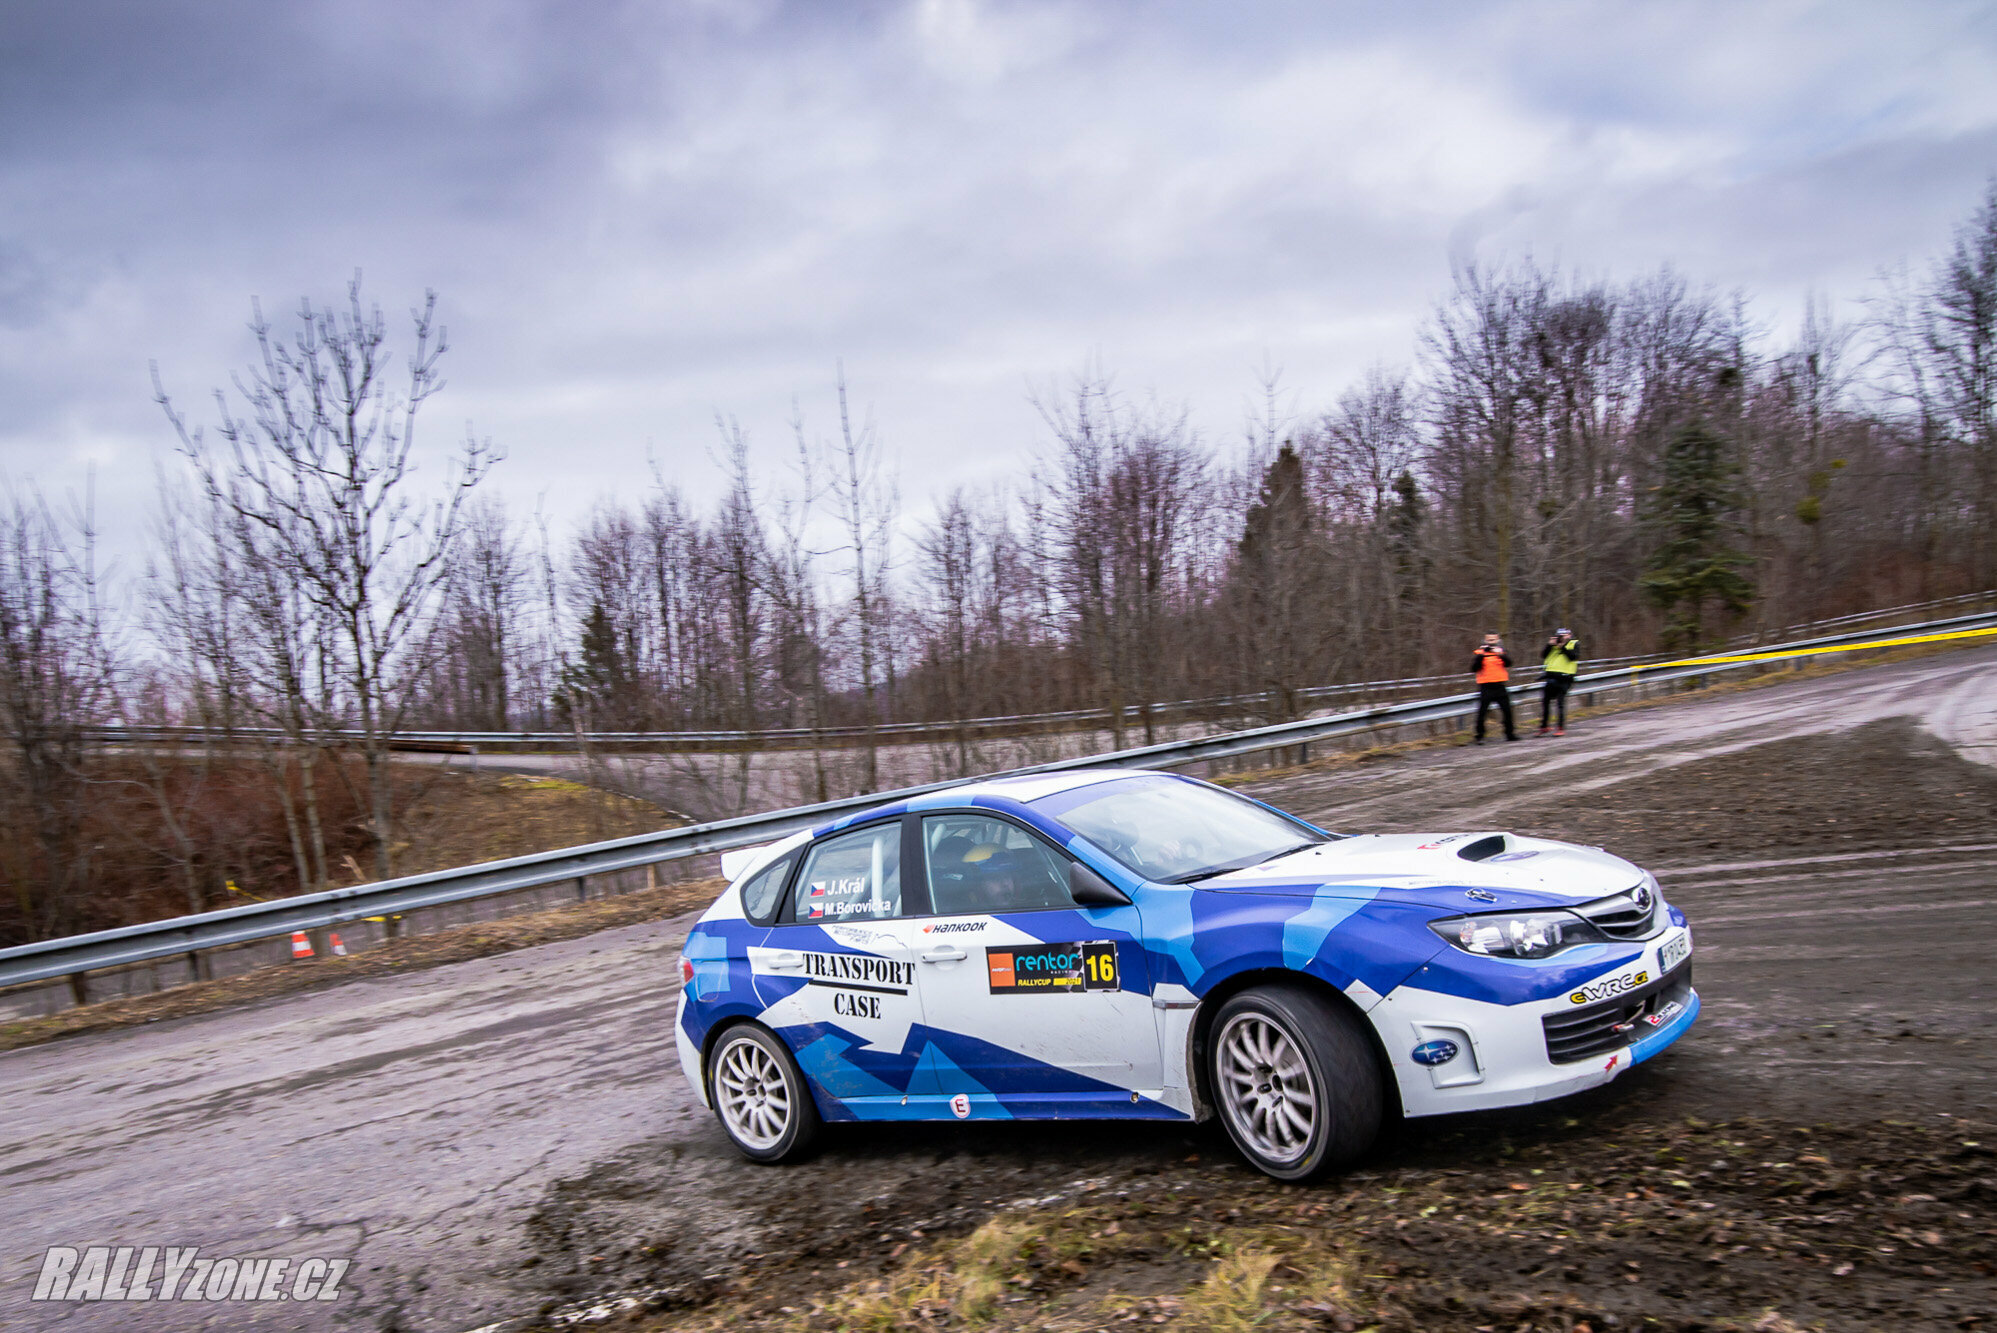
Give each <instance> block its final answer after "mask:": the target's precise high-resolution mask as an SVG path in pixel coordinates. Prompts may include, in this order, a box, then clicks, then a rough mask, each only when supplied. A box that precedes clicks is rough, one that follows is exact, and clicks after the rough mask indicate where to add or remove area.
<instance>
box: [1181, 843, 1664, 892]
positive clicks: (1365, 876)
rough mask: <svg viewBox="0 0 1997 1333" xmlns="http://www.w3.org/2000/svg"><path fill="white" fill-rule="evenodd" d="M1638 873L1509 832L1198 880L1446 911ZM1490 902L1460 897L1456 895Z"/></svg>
mask: <svg viewBox="0 0 1997 1333" xmlns="http://www.w3.org/2000/svg"><path fill="white" fill-rule="evenodd" d="M1642 878H1643V871H1642V870H1641V869H1639V868H1638V867H1636V866H1634V865H1632V864H1631V863H1630V862H1628V861H1625V860H1623V859H1622V858H1621V857H1620V856H1611V855H1610V854H1609V853H1607V852H1605V851H1603V850H1602V849H1601V848H1599V847H1581V846H1577V845H1576V844H1574V843H1568V842H1554V841H1551V840H1549V839H1546V838H1525V837H1520V836H1519V835H1518V834H1516V833H1443V834H1423V833H1396V834H1364V835H1361V836H1358V837H1351V838H1340V839H1338V840H1336V841H1334V842H1327V843H1320V844H1318V845H1317V846H1315V847H1310V848H1306V849H1305V850H1303V851H1300V852H1293V853H1291V854H1290V855H1289V856H1283V857H1278V858H1277V859H1276V860H1274V861H1267V862H1264V863H1263V864H1261V865H1259V866H1250V867H1249V868H1248V869H1246V870H1236V871H1231V872H1229V873H1228V874H1225V875H1217V876H1215V877H1214V878H1213V879H1208V880H1201V881H1199V884H1198V887H1200V888H1203V889H1213V890H1218V891H1220V892H1224V893H1225V892H1233V893H1280V894H1308V895H1311V896H1313V897H1339V896H1342V891H1344V890H1350V892H1351V894H1352V896H1355V897H1362V896H1363V897H1366V898H1370V899H1374V900H1384V901H1388V902H1394V901H1399V902H1405V903H1409V904H1419V905H1426V906H1434V907H1440V908H1445V909H1448V910H1451V911H1491V910H1494V909H1503V908H1532V907H1553V906H1560V905H1565V904H1569V903H1581V902H1589V901H1592V900H1593V899H1596V898H1606V897H1608V896H1609V895H1610V894H1614V893H1620V892H1622V891H1623V890H1624V889H1629V888H1634V887H1635V886H1636V884H1637V882H1638V881H1639V880H1641V879H1642ZM1470 889H1477V890H1481V891H1482V892H1483V893H1485V894H1489V895H1491V898H1489V899H1486V898H1477V899H1469V900H1467V901H1466V891H1467V890H1470Z"/></svg>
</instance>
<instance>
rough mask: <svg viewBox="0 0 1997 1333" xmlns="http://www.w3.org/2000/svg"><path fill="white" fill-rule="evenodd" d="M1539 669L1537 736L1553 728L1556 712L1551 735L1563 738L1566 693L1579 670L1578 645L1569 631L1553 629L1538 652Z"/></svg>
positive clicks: (1579, 655)
mask: <svg viewBox="0 0 1997 1333" xmlns="http://www.w3.org/2000/svg"><path fill="white" fill-rule="evenodd" d="M1539 661H1540V665H1541V666H1542V667H1544V668H1545V669H1546V675H1545V678H1544V680H1543V682H1542V684H1541V689H1540V696H1539V734H1540V735H1542V736H1544V735H1545V734H1546V731H1547V728H1548V727H1549V726H1552V725H1553V713H1554V709H1555V708H1556V707H1557V708H1558V709H1559V710H1560V725H1559V726H1557V727H1553V734H1554V735H1556V736H1565V735H1566V734H1567V691H1569V690H1570V689H1572V688H1574V677H1575V675H1576V673H1578V672H1579V671H1580V670H1581V641H1580V640H1579V639H1577V638H1575V637H1574V631H1572V630H1570V629H1557V630H1555V631H1553V637H1552V638H1550V639H1548V640H1547V641H1546V646H1545V647H1544V648H1542V649H1540V650H1539Z"/></svg>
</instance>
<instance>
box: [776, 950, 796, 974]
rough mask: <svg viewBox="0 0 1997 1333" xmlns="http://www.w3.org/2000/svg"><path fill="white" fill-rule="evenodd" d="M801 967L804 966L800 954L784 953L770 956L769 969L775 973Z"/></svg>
mask: <svg viewBox="0 0 1997 1333" xmlns="http://www.w3.org/2000/svg"><path fill="white" fill-rule="evenodd" d="M803 966H804V955H803V954H801V953H791V952H789V951H785V952H783V953H779V954H772V955H771V956H770V967H771V969H772V970H775V971H783V972H787V971H789V970H790V969H791V968H794V967H803Z"/></svg>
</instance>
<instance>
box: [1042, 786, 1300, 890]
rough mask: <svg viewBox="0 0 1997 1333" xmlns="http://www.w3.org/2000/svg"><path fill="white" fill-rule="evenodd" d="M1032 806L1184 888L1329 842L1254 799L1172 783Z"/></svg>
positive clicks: (1079, 792) (1079, 794)
mask: <svg viewBox="0 0 1997 1333" xmlns="http://www.w3.org/2000/svg"><path fill="white" fill-rule="evenodd" d="M1033 804H1034V805H1035V806H1036V807H1037V808H1039V809H1040V810H1042V811H1044V812H1045V813H1047V814H1048V815H1050V816H1052V817H1053V818H1055V819H1058V820H1059V821H1060V822H1061V823H1062V824H1064V825H1066V826H1067V827H1068V828H1070V829H1073V830H1074V831H1075V832H1076V833H1079V834H1081V835H1082V836H1083V837H1084V838H1087V839H1088V840H1089V841H1090V842H1092V843H1094V844H1095V845H1096V846H1098V847H1100V848H1102V849H1103V850H1104V851H1105V852H1107V853H1109V854H1110V855H1111V856H1113V857H1115V858H1116V859H1117V860H1118V861H1120V862H1122V863H1123V865H1125V866H1126V867H1128V868H1129V869H1131V870H1134V871H1136V872H1137V873H1138V874H1140V875H1142V876H1144V877H1145V878H1146V879H1152V880H1165V881H1171V882H1174V883H1180V884H1185V883H1190V882H1191V881H1193V880H1196V879H1204V878H1206V877H1208V876H1211V875H1218V874H1224V873H1226V872H1227V871H1229V870H1240V869H1244V868H1245V867H1248V866H1252V865H1258V864H1260V863H1261V862H1263V861H1267V860H1270V859H1271V858H1273V857H1277V856H1282V855H1284V854H1285V853H1287V852H1293V851H1297V850H1299V849H1301V848H1304V847H1309V846H1312V845H1313V844H1316V843H1319V842H1322V841H1324V835H1323V834H1321V833H1318V832H1316V831H1315V830H1313V829H1311V828H1308V827H1307V826H1305V825H1304V824H1302V823H1299V822H1297V821H1294V820H1291V819H1288V818H1286V817H1284V816H1282V815H1279V814H1277V813H1275V812H1274V811H1272V810H1269V809H1266V808H1264V807H1263V806H1259V805H1257V804H1255V802H1253V801H1248V800H1243V799H1242V798H1241V797H1239V796H1235V795H1233V794H1231V793H1229V792H1224V791H1221V790H1220V789H1219V788H1217V787H1208V786H1204V785H1202V784H1200V783H1195V782H1187V781H1182V780H1181V779H1178V778H1173V777H1163V776H1158V777H1141V778H1138V777H1133V778H1123V779H1119V780H1117V781H1114V782H1104V783H1100V784H1097V785H1095V786H1089V787H1082V788H1078V789H1076V790H1074V791H1067V792H1061V793H1059V794H1057V795H1054V796H1046V797H1042V798H1041V799H1040V800H1038V801H1035V802H1034V803H1033Z"/></svg>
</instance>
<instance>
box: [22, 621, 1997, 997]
mask: <svg viewBox="0 0 1997 1333" xmlns="http://www.w3.org/2000/svg"><path fill="white" fill-rule="evenodd" d="M1993 626H1997V611H1993V612H1984V613H1982V614H1978V615H1970V616H1957V617H1953V618H1950V619H1946V620H1937V621H1927V622H1923V623H1922V624H1919V625H1910V626H1904V627H1902V628H1903V629H1905V630H1908V631H1920V632H1924V633H1933V634H1942V633H1947V632H1949V631H1951V630H1964V629H1981V628H1987V627H1993ZM1878 633H1879V631H1878V630H1855V631H1850V632H1847V633H1843V634H1832V635H1822V636H1818V637H1816V638H1811V639H1804V640H1799V641H1797V642H1793V643H1787V644H1780V645H1776V646H1773V647H1769V648H1764V649H1760V650H1757V652H1758V660H1756V661H1752V662H1726V663H1715V664H1704V663H1700V662H1698V661H1696V660H1693V661H1691V662H1690V663H1689V664H1687V665H1677V666H1674V665H1671V664H1666V665H1664V666H1663V667H1661V668H1660V667H1645V666H1641V665H1638V666H1628V667H1618V668H1614V669H1612V670H1608V671H1595V672H1589V673H1586V674H1584V675H1581V676H1579V677H1577V678H1576V679H1575V683H1574V690H1575V692H1576V693H1577V694H1580V695H1583V696H1586V695H1590V694H1596V693H1599V692H1601V691H1603V690H1605V689H1616V688H1619V687H1622V686H1627V685H1631V684H1635V683H1639V682H1640V683H1644V684H1653V683H1662V682H1668V681H1675V680H1683V679H1688V678H1692V677H1697V676H1710V675H1718V674H1721V673H1724V672H1728V671H1737V670H1741V669H1744V668H1748V667H1759V666H1765V665H1767V664H1769V663H1770V662H1772V661H1779V660H1781V657H1782V655H1783V654H1785V653H1793V654H1795V655H1803V654H1805V653H1806V652H1807V651H1808V650H1810V649H1818V648H1827V647H1831V646H1834V645H1837V644H1847V643H1863V642H1865V641H1866V640H1867V639H1868V638H1871V637H1874V636H1876V635H1877V634H1878ZM1532 688H1534V686H1533V685H1532V684H1530V683H1521V684H1517V685H1515V686H1514V687H1513V693H1514V694H1524V693H1526V692H1528V691H1530V690H1531V689H1532ZM1476 706H1477V695H1476V694H1475V693H1467V694H1452V695H1448V696H1446V697H1443V698H1439V699H1425V700H1416V701H1413V702H1409V703H1398V704H1386V705H1383V706H1381V707H1378V708H1370V709H1365V710H1363V711H1360V712H1354V713H1343V714H1337V715H1334V716H1331V717H1319V718H1305V719H1302V720H1300V721H1296V722H1283V723H1278V724H1276V725H1274V726H1266V727H1256V728H1252V729H1250V730H1247V731H1237V732H1230V733H1223V734H1221V735H1217V736H1206V737H1199V738H1195V739H1192V740H1183V741H1168V742H1166V743H1164V744H1159V745H1147V746H1140V747H1138V748H1136V749H1128V750H1119V751H1116V752H1114V753H1111V754H1102V755H1087V756H1083V757H1081V758H1078V759H1062V760H1056V761H1054V762H1052V763H1046V764H1036V765H1034V766H1032V767H1029V768H1017V769H1011V770H1009V771H1007V772H1006V773H998V774H986V775H983V776H980V777H972V778H960V779H955V780H952V781H948V782H935V783H928V784H925V785H923V786H919V787H904V788H901V789H899V790H896V791H887V792H876V793H871V794H868V795H864V796H851V797H846V798H843V799H841V800H836V801H826V802H823V803H821V804H818V805H807V806H799V807H796V808H793V809H789V810H778V811H775V812H773V813H770V814H762V815H745V816H742V817H740V818H736V819H723V820H718V821H716V822H713V823H709V824H701V825H696V826H694V827H691V828H680V829H668V830H665V831H663V832H659V833H646V834H640V835H638V836H636V837H630V838H620V839H617V840H615V841H612V842H601V843H593V844H590V845H588V846H583V847H570V848H565V849H563V850H560V851H553V852H540V853H537V854H535V855H532V856H520V857H514V858H512V859H510V860H505V861H492V862H488V863H486V864H483V865H475V866H465V867H461V868H458V869H454V870H439V871H434V872H432V873H430V874H426V875H410V876H407V877H404V878H401V879H392V880H383V881H381V882H380V883H375V884H361V885H355V886H353V887H351V888H344V889H330V890H327V891H324V892H321V893H309V894H301V895H299V896H297V897H294V898H279V899H275V900H272V901H269V902H262V903H249V904H245V905H243V906H240V907H228V908H223V909H221V910H219V911H214V912H203V913H200V914H198V915H194V916H182V917H173V918H170V919H168V920H165V921H154V922H148V923H145V924H142V925H136V926H123V927H120V928H118V929H115V930H103V931H97V932H94V933H92V934H88V935H72V936H69V937H67V938H64V939H56V940H44V941H41V942H39V943H35V944H23V945H17V946H15V947H13V948H10V949H0V987H5V986H14V985H21V984H24V983H27V982H34V981H46V980H49V979H52V978H57V977H65V976H74V975H76V974H79V973H83V972H87V971H90V970H92V969H96V968H108V967H123V966H128V965H131V964H134V963H143V962H148V961H151V960H153V959H157V958H167V957H172V956H174V955H176V954H186V953H189V952H192V951H195V950H200V949H212V948H217V947H221V946H225V945H233V944H243V943H248V942H250V941H254V940H260V939H269V938H272V937H275V936H282V935H288V934H290V933H291V932H293V931H300V930H316V929H319V928H321V927H327V926H339V925H344V924H346V923H348V922H352V921H357V920H360V919H362V918H364V917H373V916H384V915H393V914H397V913H406V912H410V911H415V910H417V909H420V908H425V907H436V906H439V905H442V904H445V903H455V902H463V901H465V900H467V899H472V898H483V897H488V896H491V895H495V894H502V893H511V892H514V891H516V890H520V889H530V888H536V887H539V886H542V885H547V884H559V883H562V882H565V881H569V880H581V879H586V878H587V877H588V876H590V875H601V874H607V873H611V872H615V871H621V870H632V869H637V868H640V867H643V866H646V865H651V864H657V863H660V862H664V861H674V860H680V859H683V858H686V857H690V856H700V855H703V854H707V853H713V852H724V851H729V850H731V849H734V848H737V847H751V846H755V845H756V844H758V843H764V842H769V841H772V840H774V839H777V838H781V837H784V836H786V835H787V834H791V833H795V832H797V831H798V830H799V829H806V828H812V827H815V826H817V825H819V824H821V823H824V822H826V821H828V820H831V819H833V818H836V817H838V816H840V815H845V814H851V813H853V812H855V811H860V810H865V809H868V808H870V807H872V806H876V805H882V804H885V803H887V802H890V801H897V800H902V799H905V798H907V797H910V796H916V795H920V794H922V793H924V792H933V791H944V790H947V789H949V788H951V787H959V786H963V785H965V784H967V783H971V782H980V781H985V780H988V779H989V778H992V777H1010V776H1017V775H1020V774H1027V773H1055V772H1065V771H1073V770H1087V769H1097V768H1169V767H1176V766H1178V765H1180V764H1191V763H1199V762H1201V761H1204V760H1213V759H1227V758H1232V757H1234V756H1237V755H1243V754H1251V753H1255V752H1258V751H1263V750H1273V749H1281V748H1285V747H1290V746H1302V745H1308V744H1309V743H1310V742H1312V741H1317V740H1325V739H1330V738H1333V737H1338V736H1348V735H1353V734H1356V733H1360V732H1366V731H1374V730H1379V729H1382V728H1386V727H1395V726H1405V725H1408V724H1411V723H1418V722H1431V721H1441V720H1444V719H1447V718H1453V717H1462V716H1465V715H1467V714H1469V713H1471V712H1473V711H1474V710H1475V708H1476Z"/></svg>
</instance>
